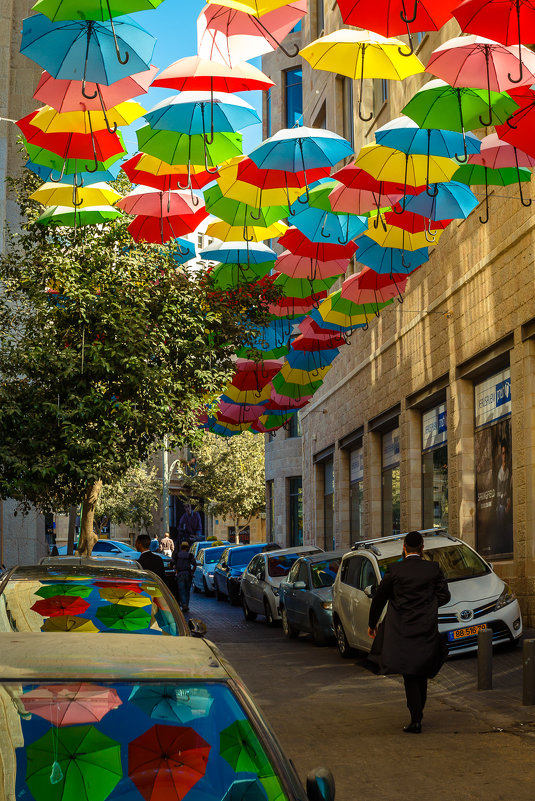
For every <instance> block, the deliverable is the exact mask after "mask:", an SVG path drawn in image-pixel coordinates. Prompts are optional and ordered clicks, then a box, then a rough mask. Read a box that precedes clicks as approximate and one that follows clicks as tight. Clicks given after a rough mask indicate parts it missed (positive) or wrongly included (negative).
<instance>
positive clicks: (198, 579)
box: [193, 551, 204, 590]
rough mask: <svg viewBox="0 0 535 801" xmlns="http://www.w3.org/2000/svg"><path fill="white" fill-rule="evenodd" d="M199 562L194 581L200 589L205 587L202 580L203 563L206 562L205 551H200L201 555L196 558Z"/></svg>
mask: <svg viewBox="0 0 535 801" xmlns="http://www.w3.org/2000/svg"><path fill="white" fill-rule="evenodd" d="M195 561H196V562H197V567H196V568H195V572H194V574H193V583H194V584H195V586H196V587H197V589H198V590H202V589H203V582H202V571H203V564H204V551H201V552H200V553H199V556H198V557H197V559H196V560H195Z"/></svg>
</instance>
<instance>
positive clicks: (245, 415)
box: [216, 401, 263, 423]
mask: <svg viewBox="0 0 535 801" xmlns="http://www.w3.org/2000/svg"><path fill="white" fill-rule="evenodd" d="M262 412H263V409H262V404H261V403H260V404H256V405H252V404H248V405H241V404H239V403H231V402H230V401H220V403H219V409H218V412H217V414H216V417H217V419H218V420H219V421H220V422H223V423H251V422H252V421H253V420H258V418H259V417H260V416H261V415H262Z"/></svg>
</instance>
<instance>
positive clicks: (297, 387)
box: [273, 351, 331, 400]
mask: <svg viewBox="0 0 535 801" xmlns="http://www.w3.org/2000/svg"><path fill="white" fill-rule="evenodd" d="M298 352H299V351H295V353H298ZM330 369H331V366H330V365H329V366H328V367H323V368H321V369H320V370H318V371H317V378H315V379H314V380H312V379H310V378H309V377H308V374H307V373H302V372H300V371H293V372H290V371H285V372H283V371H282V370H281V372H280V373H279V374H278V375H276V376H275V378H274V379H273V387H274V388H275V390H276V391H277V392H278V394H279V395H286V396H287V397H288V398H293V399H294V400H302V399H303V398H305V397H306V398H308V397H310V396H311V395H313V394H314V393H315V392H317V390H318V389H319V388H320V387H321V385H322V384H323V379H324V377H325V376H326V375H327V373H328V372H329V370H330Z"/></svg>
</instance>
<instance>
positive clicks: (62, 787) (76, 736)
mask: <svg viewBox="0 0 535 801" xmlns="http://www.w3.org/2000/svg"><path fill="white" fill-rule="evenodd" d="M25 752H26V784H27V785H28V789H29V790H30V792H31V793H32V795H33V797H34V798H35V799H36V801H64V799H66V798H80V799H81V801H105V799H106V798H107V797H108V796H109V794H110V793H111V792H112V790H113V789H114V788H115V787H116V786H117V784H118V783H119V781H120V779H121V778H122V775H123V770H122V766H121V746H120V745H119V743H118V742H117V741H116V740H113V739H112V738H111V737H108V736H107V735H106V734H103V733H102V732H99V731H98V730H97V729H96V728H95V727H94V726H66V727H64V728H59V729H56V728H51V729H49V730H48V731H47V732H46V734H44V735H43V736H42V737H40V738H39V739H38V740H35V741H34V742H33V743H30V744H28V745H26V746H25Z"/></svg>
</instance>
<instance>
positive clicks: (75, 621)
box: [41, 577, 99, 634]
mask: <svg viewBox="0 0 535 801" xmlns="http://www.w3.org/2000/svg"><path fill="white" fill-rule="evenodd" d="M76 578H78V577H76ZM41 631H83V632H85V633H86V634H98V631H99V630H98V629H97V627H96V626H95V624H94V623H92V622H91V621H90V620H87V619H86V618H85V617H76V616H73V615H59V616H57V617H49V618H47V619H46V620H45V622H44V623H43V625H42V626H41Z"/></svg>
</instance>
